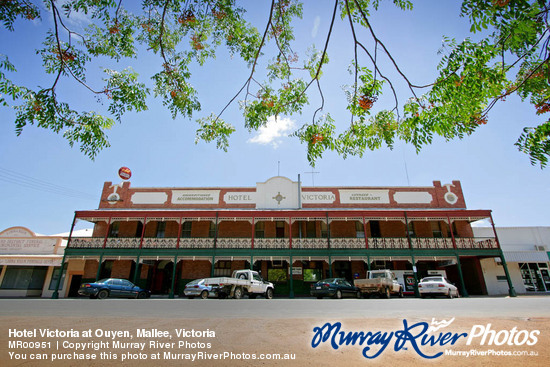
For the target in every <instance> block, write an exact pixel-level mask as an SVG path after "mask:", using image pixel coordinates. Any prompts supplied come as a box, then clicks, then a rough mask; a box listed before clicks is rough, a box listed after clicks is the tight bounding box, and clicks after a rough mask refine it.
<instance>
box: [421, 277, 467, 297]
mask: <svg viewBox="0 0 550 367" xmlns="http://www.w3.org/2000/svg"><path fill="white" fill-rule="evenodd" d="M418 292H419V293H420V297H422V298H425V297H427V296H432V297H433V296H447V297H449V298H453V297H459V293H458V288H457V287H455V286H454V285H453V284H452V283H451V282H449V281H448V280H447V279H446V278H445V277H442V276H432V277H426V278H422V279H421V280H420V283H418Z"/></svg>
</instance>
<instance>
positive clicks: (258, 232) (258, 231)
mask: <svg viewBox="0 0 550 367" xmlns="http://www.w3.org/2000/svg"><path fill="white" fill-rule="evenodd" d="M254 237H255V238H265V223H264V222H258V223H256V225H255V230H254Z"/></svg>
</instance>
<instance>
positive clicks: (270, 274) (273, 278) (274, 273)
mask: <svg viewBox="0 0 550 367" xmlns="http://www.w3.org/2000/svg"><path fill="white" fill-rule="evenodd" d="M267 280H268V281H270V282H273V283H278V282H279V283H280V282H286V281H287V270H286V269H276V268H275V269H268V270H267Z"/></svg>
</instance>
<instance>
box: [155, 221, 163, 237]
mask: <svg viewBox="0 0 550 367" xmlns="http://www.w3.org/2000/svg"><path fill="white" fill-rule="evenodd" d="M165 235H166V222H157V233H156V236H155V237H157V238H164V236H165Z"/></svg>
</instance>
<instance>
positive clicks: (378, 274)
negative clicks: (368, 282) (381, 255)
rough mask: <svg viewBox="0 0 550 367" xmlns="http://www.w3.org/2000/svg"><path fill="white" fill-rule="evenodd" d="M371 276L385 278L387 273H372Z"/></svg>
mask: <svg viewBox="0 0 550 367" xmlns="http://www.w3.org/2000/svg"><path fill="white" fill-rule="evenodd" d="M370 277H371V278H372V279H376V278H385V277H386V273H371V275H370Z"/></svg>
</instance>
